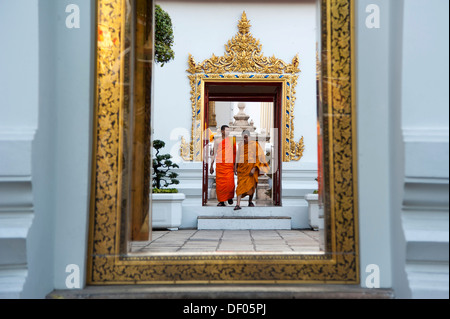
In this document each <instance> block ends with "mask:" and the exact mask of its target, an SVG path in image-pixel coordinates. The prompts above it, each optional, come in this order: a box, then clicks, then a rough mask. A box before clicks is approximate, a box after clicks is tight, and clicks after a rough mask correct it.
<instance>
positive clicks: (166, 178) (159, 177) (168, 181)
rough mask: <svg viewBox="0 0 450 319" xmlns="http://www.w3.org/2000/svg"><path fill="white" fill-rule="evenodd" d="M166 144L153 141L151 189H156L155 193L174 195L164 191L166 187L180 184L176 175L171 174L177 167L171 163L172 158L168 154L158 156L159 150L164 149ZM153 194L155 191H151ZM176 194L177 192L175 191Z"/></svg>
mask: <svg viewBox="0 0 450 319" xmlns="http://www.w3.org/2000/svg"><path fill="white" fill-rule="evenodd" d="M164 146H166V143H164V142H163V141H161V140H154V141H153V148H154V149H155V150H156V154H155V157H154V158H153V180H152V186H153V189H157V190H158V191H156V193H158V192H159V193H174V191H166V190H167V189H168V188H167V187H168V186H170V185H177V184H179V183H180V181H179V180H177V177H178V174H177V173H175V172H172V171H171V170H172V169H174V168H179V166H178V165H177V164H175V163H173V162H172V161H171V158H172V156H171V155H170V154H159V150H160V149H162V148H164ZM153 192H154V193H155V191H154V190H153ZM177 192H178V191H177Z"/></svg>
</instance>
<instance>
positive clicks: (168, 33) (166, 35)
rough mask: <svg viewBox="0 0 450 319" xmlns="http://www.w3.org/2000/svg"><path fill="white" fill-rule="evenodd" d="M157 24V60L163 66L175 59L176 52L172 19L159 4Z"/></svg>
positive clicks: (156, 10) (157, 7) (156, 15)
mask: <svg viewBox="0 0 450 319" xmlns="http://www.w3.org/2000/svg"><path fill="white" fill-rule="evenodd" d="M155 24H156V27H155V61H156V63H161V67H162V66H164V63H167V62H169V61H170V60H172V59H174V57H175V52H174V51H173V50H172V45H173V40H174V36H173V27H172V19H171V18H170V16H169V14H168V13H167V12H166V11H164V10H163V9H161V7H160V6H159V5H156V6H155Z"/></svg>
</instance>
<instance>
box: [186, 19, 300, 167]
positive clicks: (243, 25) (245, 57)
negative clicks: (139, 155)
mask: <svg viewBox="0 0 450 319" xmlns="http://www.w3.org/2000/svg"><path fill="white" fill-rule="evenodd" d="M250 27H251V25H250V21H249V20H248V19H247V14H246V13H245V11H244V12H243V13H242V17H241V20H240V21H239V23H238V30H239V32H238V33H237V34H236V35H235V36H234V37H233V38H232V39H231V40H229V41H228V43H227V44H226V45H225V55H224V56H222V57H217V56H215V55H214V54H213V56H212V57H211V58H210V59H207V60H205V61H203V62H201V63H196V62H195V60H194V57H193V56H192V55H191V54H189V58H188V65H189V68H188V69H187V72H189V73H190V75H189V76H188V78H189V84H190V86H191V106H192V127H191V141H190V144H187V142H186V139H185V138H184V137H182V140H181V147H180V154H181V157H182V158H183V159H184V160H185V161H196V162H198V161H202V150H203V145H202V142H201V141H202V139H203V132H202V130H204V123H203V122H202V121H203V112H202V109H203V104H204V101H203V95H202V90H203V88H204V83H203V81H208V80H212V79H214V80H215V81H216V82H217V81H218V82H222V81H233V82H240V81H243V80H245V81H246V82H252V81H259V82H260V81H271V82H276V81H278V80H279V79H283V80H286V81H283V84H284V85H283V92H284V94H283V117H282V128H283V130H282V136H283V139H282V141H283V145H282V148H281V150H282V154H283V157H282V158H283V161H284V162H289V161H299V160H300V159H301V158H302V156H303V149H304V145H302V142H303V140H301V141H300V142H299V143H296V142H295V140H294V106H295V100H296V97H295V93H296V91H295V88H296V86H297V81H298V76H297V75H296V74H297V73H299V72H300V69H299V68H298V66H299V57H298V55H296V56H295V57H294V58H293V59H292V63H290V64H287V63H285V62H284V61H283V60H280V59H277V58H276V57H275V56H273V57H270V58H268V57H265V56H264V54H263V53H262V45H261V44H260V43H259V40H257V39H255V38H254V37H253V36H252V34H251V33H250Z"/></svg>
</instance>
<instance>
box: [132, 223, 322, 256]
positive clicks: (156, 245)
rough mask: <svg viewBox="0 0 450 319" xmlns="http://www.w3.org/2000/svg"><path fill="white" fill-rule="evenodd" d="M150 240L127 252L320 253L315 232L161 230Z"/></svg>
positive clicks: (133, 246) (134, 244)
mask: <svg viewBox="0 0 450 319" xmlns="http://www.w3.org/2000/svg"><path fill="white" fill-rule="evenodd" d="M152 239H153V240H152V241H150V242H134V243H133V244H132V251H131V252H132V253H133V254H152V253H175V254H176V253H228V252H253V253H254V252H275V253H281V252H283V253H318V252H320V249H319V232H316V231H309V230H196V229H191V230H178V231H168V230H167V231H166V230H164V231H153V236H152Z"/></svg>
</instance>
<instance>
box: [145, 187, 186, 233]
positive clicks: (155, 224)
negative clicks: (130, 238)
mask: <svg viewBox="0 0 450 319" xmlns="http://www.w3.org/2000/svg"><path fill="white" fill-rule="evenodd" d="M151 195H152V225H151V227H152V228H167V229H169V230H178V228H179V227H180V225H181V217H182V203H183V200H184V199H185V198H186V196H185V195H184V194H182V193H174V194H151Z"/></svg>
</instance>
